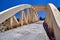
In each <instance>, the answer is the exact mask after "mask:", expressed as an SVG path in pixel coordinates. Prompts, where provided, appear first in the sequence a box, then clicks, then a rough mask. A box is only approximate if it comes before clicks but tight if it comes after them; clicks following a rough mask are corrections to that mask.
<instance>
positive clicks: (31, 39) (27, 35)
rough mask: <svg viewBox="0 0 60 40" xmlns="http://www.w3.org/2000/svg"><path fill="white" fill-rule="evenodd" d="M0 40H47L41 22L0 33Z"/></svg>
mask: <svg viewBox="0 0 60 40" xmlns="http://www.w3.org/2000/svg"><path fill="white" fill-rule="evenodd" d="M0 40H49V38H48V36H47V34H46V32H45V30H44V28H43V22H40V21H39V22H36V23H33V24H28V25H24V26H21V27H18V28H15V29H11V30H8V31H5V32H0Z"/></svg>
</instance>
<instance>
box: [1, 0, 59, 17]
mask: <svg viewBox="0 0 60 40" xmlns="http://www.w3.org/2000/svg"><path fill="white" fill-rule="evenodd" d="M48 3H53V4H54V5H55V6H56V7H60V0H0V12H1V11H3V10H6V9H8V8H10V7H13V6H16V5H19V4H31V5H47V4H48ZM44 13H45V12H38V15H39V16H38V17H40V16H42V17H45V14H44ZM16 16H17V17H18V14H16Z"/></svg>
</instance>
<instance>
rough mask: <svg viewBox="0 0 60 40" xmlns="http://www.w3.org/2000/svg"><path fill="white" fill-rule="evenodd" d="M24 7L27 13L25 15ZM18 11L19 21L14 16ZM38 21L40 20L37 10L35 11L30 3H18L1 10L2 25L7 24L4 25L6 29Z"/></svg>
mask: <svg viewBox="0 0 60 40" xmlns="http://www.w3.org/2000/svg"><path fill="white" fill-rule="evenodd" d="M24 9H26V15H24ZM17 12H20V18H19V21H18V20H17V18H16V17H15V16H14V15H15V14H16V13H17ZM36 21H38V19H37V16H36V12H34V13H33V8H32V6H31V5H29V4H23V5H18V6H15V7H12V8H9V9H7V10H5V11H2V12H0V25H1V26H5V27H3V28H4V29H10V28H14V27H17V26H22V25H24V24H29V23H32V22H36ZM1 26H0V27H1Z"/></svg>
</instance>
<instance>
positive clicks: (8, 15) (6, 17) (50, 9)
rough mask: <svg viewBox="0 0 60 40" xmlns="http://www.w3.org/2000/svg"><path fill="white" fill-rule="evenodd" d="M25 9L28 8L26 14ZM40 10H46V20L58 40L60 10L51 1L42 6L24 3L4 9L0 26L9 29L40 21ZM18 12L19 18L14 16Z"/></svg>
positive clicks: (0, 13)
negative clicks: (38, 15)
mask: <svg viewBox="0 0 60 40" xmlns="http://www.w3.org/2000/svg"><path fill="white" fill-rule="evenodd" d="M24 9H26V14H24V13H25V12H24ZM38 11H45V12H46V17H45V20H44V22H45V23H46V24H47V25H48V28H49V30H50V32H51V33H53V34H54V36H55V38H56V40H60V18H59V17H60V12H59V11H58V9H57V8H56V7H55V6H54V5H53V4H51V3H49V4H48V5H41V6H32V5H29V4H22V5H18V6H14V7H12V8H9V9H7V10H5V11H2V12H0V26H1V27H3V28H4V30H7V29H12V28H16V27H18V26H23V25H27V24H30V23H34V22H37V21H39V19H38V17H37V12H38ZM17 12H20V13H19V14H20V17H19V19H18V20H17V18H16V17H15V16H14V15H15V14H16V13H17ZM2 25H3V26H2Z"/></svg>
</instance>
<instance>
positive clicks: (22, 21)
mask: <svg viewBox="0 0 60 40" xmlns="http://www.w3.org/2000/svg"><path fill="white" fill-rule="evenodd" d="M19 22H20V24H21V26H23V25H24V24H27V19H26V17H25V15H24V11H23V10H21V11H20V21H19Z"/></svg>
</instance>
